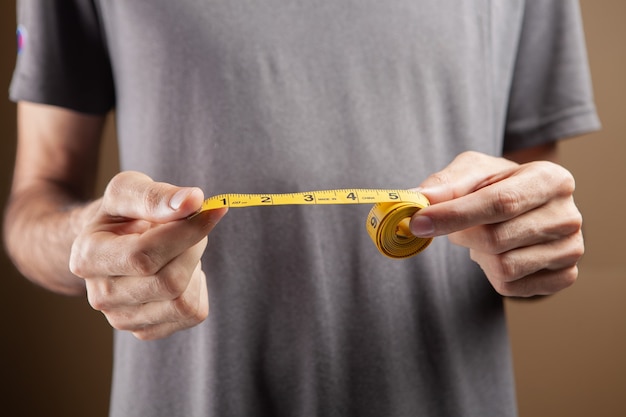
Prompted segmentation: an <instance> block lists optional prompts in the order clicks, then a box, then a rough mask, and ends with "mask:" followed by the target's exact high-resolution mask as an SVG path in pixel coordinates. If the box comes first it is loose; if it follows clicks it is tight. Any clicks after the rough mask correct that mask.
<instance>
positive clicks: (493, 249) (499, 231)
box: [482, 224, 512, 255]
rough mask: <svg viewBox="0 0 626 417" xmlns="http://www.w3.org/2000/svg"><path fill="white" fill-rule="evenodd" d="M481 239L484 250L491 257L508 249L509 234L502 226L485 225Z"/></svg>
mask: <svg viewBox="0 0 626 417" xmlns="http://www.w3.org/2000/svg"><path fill="white" fill-rule="evenodd" d="M484 229H485V233H484V237H483V239H482V242H483V246H484V250H485V251H486V252H487V253H489V254H492V255H497V254H500V253H502V252H504V251H505V250H506V249H507V248H508V247H509V242H510V241H511V238H512V236H511V232H510V231H509V229H508V228H506V227H503V225H502V224H494V225H485V226H484Z"/></svg>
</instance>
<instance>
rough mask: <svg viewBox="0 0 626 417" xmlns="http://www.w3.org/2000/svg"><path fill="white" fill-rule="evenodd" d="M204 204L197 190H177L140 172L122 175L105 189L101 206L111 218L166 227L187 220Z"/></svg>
mask: <svg viewBox="0 0 626 417" xmlns="http://www.w3.org/2000/svg"><path fill="white" fill-rule="evenodd" d="M203 200H204V193H203V192H202V190H201V189H199V188H197V187H177V186H175V185H172V184H168V183H164V182H155V181H153V180H152V179H151V178H150V177H149V176H147V175H145V174H142V173H140V172H134V171H125V172H121V173H119V174H117V175H116V176H115V177H113V179H112V180H111V181H110V182H109V184H108V185H107V188H106V190H105V192H104V196H103V200H102V206H103V209H104V210H105V212H106V213H107V214H108V215H109V216H112V217H124V218H130V219H141V220H147V221H150V222H155V223H166V222H169V221H172V220H178V219H183V218H185V217H188V216H190V215H191V214H193V213H194V212H196V211H197V210H198V209H199V208H200V206H201V205H202V201H203Z"/></svg>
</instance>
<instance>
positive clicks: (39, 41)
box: [9, 0, 115, 114]
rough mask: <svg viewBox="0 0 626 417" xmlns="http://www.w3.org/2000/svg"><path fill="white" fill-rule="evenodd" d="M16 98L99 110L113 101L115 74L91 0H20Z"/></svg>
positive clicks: (12, 94)
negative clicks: (113, 74)
mask: <svg viewBox="0 0 626 417" xmlns="http://www.w3.org/2000/svg"><path fill="white" fill-rule="evenodd" d="M17 6H18V8H17V23H18V29H17V37H18V56H17V61H16V65H15V70H14V73H13V79H12V81H11V86H10V91H9V92H10V97H11V99H12V100H14V101H20V100H24V101H31V102H35V103H42V104H50V105H55V106H60V107H65V108H68V109H71V110H75V111H79V112H83V113H92V114H103V113H106V112H107V111H109V110H110V109H111V108H112V107H113V106H114V102H115V93H114V86H113V77H112V73H111V65H110V62H109V58H108V53H107V49H106V45H105V43H104V41H103V36H102V29H101V25H100V21H99V17H98V13H97V10H96V7H95V5H94V4H93V2H92V0H63V1H56V0H19V1H18V5H17Z"/></svg>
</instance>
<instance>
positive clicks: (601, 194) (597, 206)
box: [0, 0, 626, 417]
mask: <svg viewBox="0 0 626 417" xmlns="http://www.w3.org/2000/svg"><path fill="white" fill-rule="evenodd" d="M582 8H583V18H584V21H585V27H586V33H587V44H588V48H589V56H590V62H591V68H592V73H593V79H594V86H595V92H596V98H597V105H598V109H599V112H600V116H601V119H602V122H603V125H604V128H603V130H602V132H600V133H595V134H592V135H589V136H587V137H585V138H584V139H576V140H571V141H567V142H566V143H564V145H563V146H562V149H563V160H562V162H563V164H564V165H565V166H566V167H567V168H569V169H570V170H571V171H572V172H573V173H574V175H575V176H576V178H577V192H576V200H577V202H578V205H579V207H580V209H581V211H582V212H583V215H584V217H585V225H584V230H585V236H586V242H587V253H586V255H585V257H584V259H583V261H582V262H581V264H580V279H579V281H578V282H577V283H576V285H574V287H572V288H570V289H568V290H566V291H564V292H562V293H560V294H558V295H556V296H553V297H550V298H548V299H545V300H542V301H535V302H508V304H507V308H508V311H509V321H510V324H511V338H512V342H513V351H514V357H515V367H516V371H517V384H518V392H519V405H520V414H521V417H535V416H550V417H561V416H563V417H565V416H567V417H577V416H580V417H588V416H595V417H608V416H611V417H613V416H615V417H617V416H626V300H625V299H626V280H625V279H626V260H625V259H626V253H624V244H623V239H624V237H625V236H626V221H625V220H624V214H623V212H624V208H625V207H626V197H625V191H626V187H625V186H624V184H625V183H626V164H625V161H626V142H625V139H626V112H625V111H624V109H625V107H626V106H625V104H624V103H625V102H626V81H625V80H626V2H625V1H624V0H582ZM14 16H15V6H14V5H13V4H12V1H10V0H6V1H2V3H1V4H0V89H1V90H2V91H6V89H7V88H8V84H9V81H10V76H11V71H12V67H13V64H14V60H15V17H14ZM5 97H6V93H5ZM14 120H15V106H14V105H13V104H12V103H10V102H8V100H6V99H0V138H1V139H0V204H1V205H2V206H4V203H5V201H6V195H7V193H8V190H9V182H10V176H11V169H12V159H13V154H14V151H15V122H14ZM110 132H111V130H110V129H109V134H108V135H107V139H106V141H105V144H104V156H103V161H104V163H103V164H102V169H101V171H102V174H101V178H102V182H101V184H102V183H103V182H104V181H106V179H107V178H110V176H111V175H113V173H114V172H115V170H116V169H117V168H116V167H117V164H116V163H115V152H116V150H115V149H116V148H115V144H114V141H113V135H112V134H111V133H110ZM0 277H1V279H2V281H1V282H2V285H1V287H0V288H1V290H0V291H1V292H0V294H1V298H0V300H1V303H0V305H1V310H0V320H1V321H0V332H1V333H0V334H1V335H2V340H1V341H0V360H1V361H2V362H1V363H0V372H1V375H2V380H3V382H4V384H3V385H5V388H4V389H2V390H1V394H0V395H1V397H0V404H2V409H3V412H4V411H8V410H10V413H9V414H7V415H11V416H40V415H41V416H44V415H45V416H64V417H72V416H92V417H98V416H105V415H106V413H107V409H108V397H109V384H110V377H111V373H110V368H111V360H112V358H111V343H112V335H111V330H110V328H109V326H108V324H107V323H106V320H105V319H104V317H103V316H101V315H100V314H99V313H97V312H94V311H93V310H92V309H91V308H90V307H89V305H88V304H87V302H86V301H85V300H84V299H81V298H67V297H63V296H59V295H54V294H51V293H48V292H46V291H44V290H42V289H39V288H37V287H35V286H34V285H32V284H30V283H29V282H28V281H26V280H25V279H23V278H22V277H20V275H19V274H18V273H17V272H16V271H15V270H14V268H13V267H12V266H11V264H10V262H9V261H8V260H7V258H6V255H5V254H4V252H0Z"/></svg>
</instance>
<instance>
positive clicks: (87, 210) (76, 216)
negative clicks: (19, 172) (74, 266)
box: [4, 182, 97, 295]
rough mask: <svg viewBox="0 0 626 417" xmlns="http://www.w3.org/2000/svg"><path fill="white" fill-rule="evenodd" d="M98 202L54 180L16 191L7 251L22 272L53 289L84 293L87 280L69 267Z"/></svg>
mask: <svg viewBox="0 0 626 417" xmlns="http://www.w3.org/2000/svg"><path fill="white" fill-rule="evenodd" d="M96 206H97V202H96V203H84V202H81V201H80V200H78V199H77V198H75V197H74V196H72V195H71V194H70V193H68V192H67V191H66V190H65V189H64V188H63V187H62V186H61V185H57V184H54V183H49V182H46V183H41V184H33V185H31V186H29V187H28V188H27V189H23V190H21V191H18V192H14V193H13V194H12V196H11V199H10V201H9V204H8V205H7V208H6V212H5V218H4V241H5V246H6V248H7V252H8V254H9V256H10V257H11V259H12V261H13V262H14V264H15V265H16V267H17V268H18V269H19V271H20V272H21V273H22V274H23V275H24V276H25V277H27V278H28V279H30V280H31V281H33V282H34V283H36V284H38V285H41V286H42V287H44V288H47V289H49V290H51V291H54V292H57V293H61V294H67V295H80V294H83V293H84V291H85V285H84V281H83V280H82V279H80V278H78V277H76V276H75V275H73V274H72V273H71V272H70V270H69V267H68V264H69V256H70V250H71V247H72V243H73V241H74V239H75V238H76V236H77V234H78V233H79V231H80V230H81V228H82V225H83V222H84V221H85V219H88V218H89V217H90V214H91V213H93V212H94V210H95V207H96Z"/></svg>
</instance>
